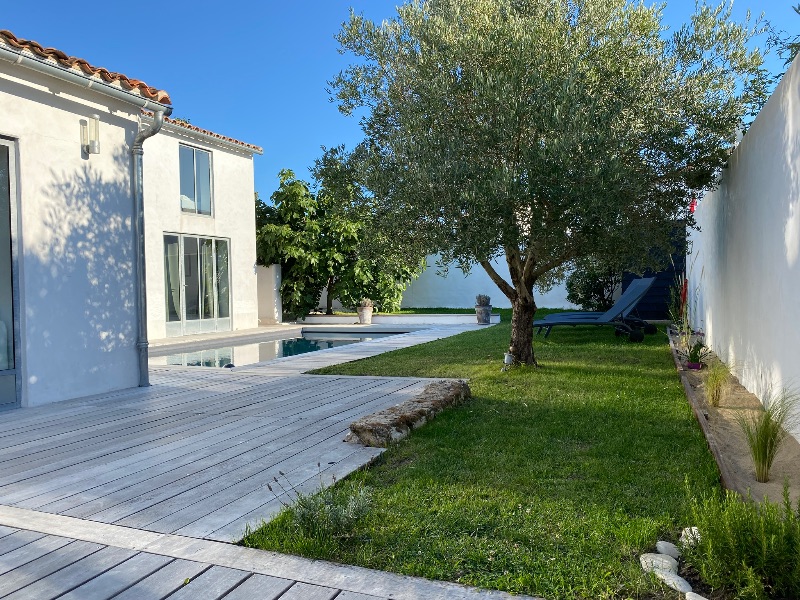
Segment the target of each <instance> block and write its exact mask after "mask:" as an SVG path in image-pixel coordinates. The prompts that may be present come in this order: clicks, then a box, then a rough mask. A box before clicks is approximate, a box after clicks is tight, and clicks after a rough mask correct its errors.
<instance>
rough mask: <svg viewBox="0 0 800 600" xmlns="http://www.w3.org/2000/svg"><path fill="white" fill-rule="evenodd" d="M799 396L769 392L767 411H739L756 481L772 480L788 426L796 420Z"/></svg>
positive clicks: (790, 393)
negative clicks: (770, 473) (774, 463)
mask: <svg viewBox="0 0 800 600" xmlns="http://www.w3.org/2000/svg"><path fill="white" fill-rule="evenodd" d="M797 401H798V396H797V394H795V393H793V392H789V391H787V390H783V391H782V392H781V393H780V394H779V395H773V394H771V393H768V394H767V396H766V398H765V399H764V410H763V411H758V412H757V413H756V414H755V415H749V416H748V415H746V414H744V413H739V415H737V418H736V420H737V422H738V424H739V427H741V428H742V432H743V433H744V435H745V438H746V439H747V446H748V447H749V448H750V456H751V457H752V458H753V465H754V466H755V470H756V481H760V482H762V483H763V482H765V481H769V471H770V469H771V468H772V463H773V461H774V460H775V456H776V455H777V454H778V450H780V447H781V445H782V444H783V442H784V441H785V440H786V436H787V435H788V434H787V429H788V428H789V427H790V426H791V424H792V423H793V421H794V416H793V409H794V407H795V406H796V405H797Z"/></svg>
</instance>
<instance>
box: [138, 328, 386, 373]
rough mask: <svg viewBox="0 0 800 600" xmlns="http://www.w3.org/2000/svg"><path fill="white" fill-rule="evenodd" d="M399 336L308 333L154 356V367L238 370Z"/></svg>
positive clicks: (152, 363) (151, 360)
mask: <svg viewBox="0 0 800 600" xmlns="http://www.w3.org/2000/svg"><path fill="white" fill-rule="evenodd" d="M390 335H395V334H393V333H371V334H369V335H364V334H360V333H352V334H351V333H305V334H303V336H302V337H293V338H286V339H282V340H269V341H264V342H252V341H250V342H246V343H242V344H238V345H226V346H223V347H220V348H210V349H200V350H189V351H188V352H180V353H175V354H168V355H164V356H151V357H150V364H151V365H179V366H186V367H217V368H219V367H224V366H225V365H235V366H237V367H241V366H245V365H252V364H255V363H260V362H265V361H269V360H275V359H276V358H283V357H285V356H296V355H298V354H305V353H307V352H316V351H317V350H327V349H328V348H338V347H339V346H346V345H348V344H355V343H357V342H366V341H370V340H374V339H378V338H384V337H388V336H390Z"/></svg>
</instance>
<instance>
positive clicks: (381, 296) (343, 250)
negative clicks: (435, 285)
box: [256, 148, 421, 318]
mask: <svg viewBox="0 0 800 600" xmlns="http://www.w3.org/2000/svg"><path fill="white" fill-rule="evenodd" d="M344 158H345V154H344V152H343V150H342V149H340V148H337V149H332V150H329V151H326V153H325V155H324V156H323V157H322V158H321V159H320V160H318V161H317V164H316V166H315V168H314V169H313V171H312V172H313V174H314V178H315V181H316V182H317V186H316V187H315V189H312V187H311V186H310V184H309V183H307V182H305V181H302V180H300V179H297V178H296V177H295V174H294V173H293V172H292V171H290V170H283V171H281V172H280V176H279V178H280V185H279V187H278V189H277V190H276V191H275V192H274V193H273V194H272V196H271V201H272V204H267V203H265V202H262V201H260V200H258V199H257V202H256V229H257V231H256V245H257V256H258V260H259V263H261V264H266V265H268V264H273V263H278V264H280V265H281V271H282V282H281V301H282V304H283V309H284V313H285V314H286V315H287V316H289V317H290V318H298V317H302V316H304V315H306V314H308V313H309V312H310V311H312V310H314V309H315V308H317V306H318V305H319V301H320V297H321V294H322V291H323V289H325V288H327V291H328V304H327V307H326V308H327V312H329V313H331V312H332V310H331V309H332V302H333V299H338V300H340V301H341V303H342V304H343V305H344V306H348V307H354V306H356V305H357V304H358V302H359V301H360V300H361V299H362V298H365V297H368V298H371V299H372V300H374V301H375V304H376V306H377V307H378V309H379V310H383V311H391V310H396V309H398V308H399V307H400V300H401V298H402V293H403V290H404V289H405V287H406V285H407V284H408V282H409V281H410V280H411V279H412V278H413V277H414V276H416V275H417V273H418V271H419V267H420V265H421V260H420V259H419V258H411V259H408V258H407V257H406V256H405V255H398V254H397V253H396V252H394V249H393V248H394V246H393V243H392V241H391V239H387V237H390V236H385V235H384V234H383V233H382V232H380V231H375V230H374V228H373V227H372V224H371V218H370V215H369V212H368V211H367V210H366V203H365V202H355V197H356V196H357V195H358V193H359V186H358V185H356V184H355V182H354V180H353V177H352V176H351V175H350V174H349V172H348V169H347V166H346V162H345V160H344Z"/></svg>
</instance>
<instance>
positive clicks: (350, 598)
mask: <svg viewBox="0 0 800 600" xmlns="http://www.w3.org/2000/svg"><path fill="white" fill-rule="evenodd" d="M336 600H388V599H387V598H378V597H377V596H368V595H367V594H360V593H358V592H348V591H346V590H345V591H343V592H342V593H341V594H339V595H338V596H336Z"/></svg>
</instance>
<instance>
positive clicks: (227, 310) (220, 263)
mask: <svg viewBox="0 0 800 600" xmlns="http://www.w3.org/2000/svg"><path fill="white" fill-rule="evenodd" d="M228 287H229V282H228V242H227V241H225V240H217V297H218V298H219V318H220V319H226V318H228V317H230V316H231V298H230V290H229V289H228Z"/></svg>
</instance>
